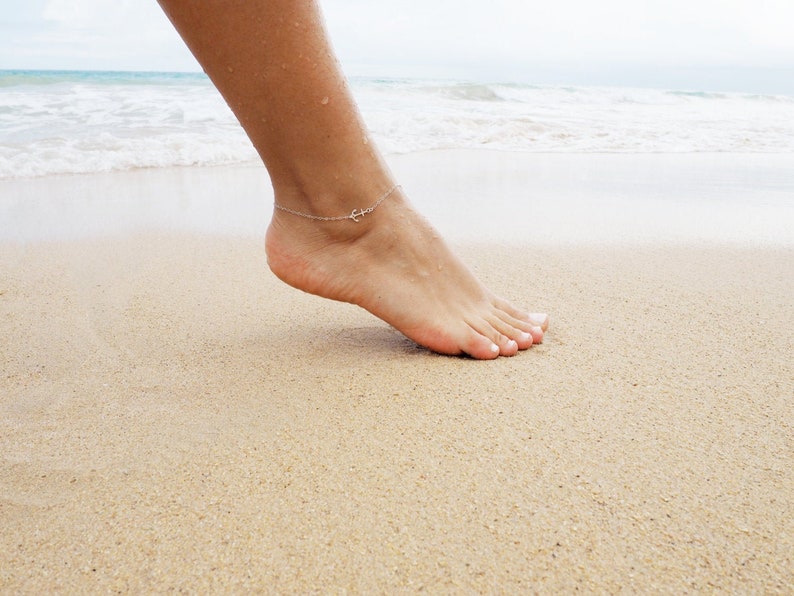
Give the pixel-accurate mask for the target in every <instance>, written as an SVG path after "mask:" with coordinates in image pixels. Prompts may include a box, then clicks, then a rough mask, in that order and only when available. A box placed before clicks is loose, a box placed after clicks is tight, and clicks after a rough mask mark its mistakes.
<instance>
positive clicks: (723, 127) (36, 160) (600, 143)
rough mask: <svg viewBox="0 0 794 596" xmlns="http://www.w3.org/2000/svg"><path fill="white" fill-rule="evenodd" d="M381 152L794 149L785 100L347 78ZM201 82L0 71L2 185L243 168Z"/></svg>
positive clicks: (250, 155) (241, 150)
mask: <svg viewBox="0 0 794 596" xmlns="http://www.w3.org/2000/svg"><path fill="white" fill-rule="evenodd" d="M352 86H353V91H354V94H355V96H356V98H357V101H358V103H359V105H360V107H361V109H362V112H363V114H364V118H365V121H366V123H367V125H368V127H369V128H370V130H371V131H372V134H373V135H374V137H375V140H376V141H377V142H378V144H379V146H380V147H381V149H382V150H384V151H385V152H386V153H407V152H412V151H424V150H433V149H458V148H464V149H465V148H491V149H499V150H508V151H533V152H632V153H651V152H706V151H716V152H778V153H780V152H782V153H791V152H794V98H792V97H787V96H763V95H748V94H730V93H707V92H700V91H675V90H654V89H631V88H611V87H570V86H568V87H559V86H558V87H555V86H537V85H519V84H496V83H487V84H486V83H479V82H465V81H426V80H410V79H353V81H352ZM255 158H256V153H255V151H254V150H253V147H252V146H251V144H250V142H249V141H248V140H247V138H246V136H245V134H244V133H243V131H242V129H241V128H240V126H239V124H238V123H237V120H236V118H235V117H234V115H233V114H232V113H231V111H230V110H229V108H228V107H227V106H226V104H225V103H224V102H223V100H222V99H221V97H220V95H219V94H218V92H217V91H216V90H215V88H214V87H213V86H212V85H211V84H210V83H209V80H208V79H207V77H206V76H205V75H203V74H201V73H125V72H121V73H116V72H59V71H35V72H31V71H0V178H8V177H18V176H38V175H46V174H56V173H83V172H94V171H108V170H116V169H130V168H138V167H162V166H172V165H194V164H202V165H214V164H225V163H238V162H246V161H249V160H252V159H255Z"/></svg>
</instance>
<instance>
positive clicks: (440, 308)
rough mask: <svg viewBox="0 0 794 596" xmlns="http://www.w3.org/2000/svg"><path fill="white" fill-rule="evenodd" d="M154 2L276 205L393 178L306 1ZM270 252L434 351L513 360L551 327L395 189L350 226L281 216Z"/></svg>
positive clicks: (366, 193)
mask: <svg viewBox="0 0 794 596" xmlns="http://www.w3.org/2000/svg"><path fill="white" fill-rule="evenodd" d="M159 1H160V4H161V6H162V7H163V8H164V10H165V11H166V13H167V14H168V16H169V18H170V19H171V21H172V22H173V23H174V25H175V27H176V28H177V31H179V33H180V35H181V36H182V38H183V39H184V40H185V42H186V43H187V44H188V46H189V48H190V49H191V51H192V52H193V54H194V55H195V56H196V58H197V59H198V61H199V62H200V63H201V65H202V67H203V68H204V70H205V71H206V72H207V74H208V75H209V77H210V79H211V80H212V81H213V83H214V84H215V85H216V86H217V87H218V89H219V90H220V92H221V94H222V95H223V97H224V99H225V100H226V101H227V103H228V104H229V106H230V107H231V108H232V110H233V111H234V113H235V115H236V116H237V118H238V119H239V121H240V123H241V124H242V126H243V128H244V129H245V131H246V133H247V134H248V136H249V137H250V139H251V141H252V142H253V144H254V146H255V147H256V149H257V151H258V152H259V155H260V156H261V157H262V160H263V161H264V163H265V166H266V167H267V170H268V172H269V174H270V178H271V182H272V184H273V188H274V192H275V197H276V201H277V203H279V204H280V205H283V206H285V207H288V208H290V209H293V210H296V211H300V212H303V213H311V214H314V215H318V216H338V215H344V214H348V213H350V212H351V211H352V210H353V209H356V208H359V209H360V208H366V207H368V206H370V205H371V204H372V203H373V202H374V201H375V200H376V199H377V198H378V197H379V196H381V195H382V194H383V193H384V192H385V191H386V190H388V189H389V188H391V187H392V186H393V184H394V182H393V180H392V175H391V173H390V172H389V170H388V168H387V166H386V165H385V163H384V161H383V159H382V157H381V156H380V154H379V152H378V150H377V149H376V148H375V146H374V145H373V143H372V142H371V141H370V139H369V135H368V133H367V131H366V128H365V126H364V123H363V121H362V119H361V116H360V114H359V112H358V109H357V107H356V105H355V102H354V101H353V98H352V96H351V94H350V91H349V89H348V86H347V83H346V81H345V79H344V76H343V75H342V72H341V70H340V68H339V65H338V64H337V62H336V59H335V58H334V55H333V52H332V48H331V46H330V43H329V41H328V39H327V36H326V33H325V30H324V27H323V23H322V17H321V15H320V11H319V8H318V6H317V4H316V2H315V1H314V0H237V1H221V0H203V1H202V2H180V1H179V0H159ZM266 249H267V255H268V263H269V265H270V267H271V269H272V270H273V272H274V273H275V274H276V275H277V276H278V277H279V278H281V279H282V280H284V281H285V282H286V283H288V284H290V285H292V286H294V287H296V288H299V289H301V290H304V291H306V292H310V293H312V294H317V295H319V296H323V297H326V298H331V299H334V300H341V301H345V302H351V303H353V304H357V305H359V306H362V307H363V308H365V309H367V310H368V311H370V312H371V313H373V314H374V315H376V316H377V317H379V318H381V319H383V320H384V321H386V322H387V323H389V324H391V325H393V326H394V327H395V328H396V329H398V330H399V331H401V332H402V333H404V334H405V335H406V336H408V337H409V338H411V339H413V340H414V341H416V342H418V343H420V344H422V345H423V346H426V347H428V348H430V349H431V350H434V351H437V352H441V353H445V354H460V353H466V354H469V355H471V356H474V357H475V358H495V357H497V356H498V355H500V354H502V355H512V354H515V353H516V351H517V350H519V349H525V348H528V347H529V346H531V345H532V344H533V343H538V342H540V341H541V339H542V337H543V331H544V330H545V328H546V325H547V321H548V318H547V317H546V316H545V315H533V316H530V315H527V314H525V313H522V312H520V311H518V310H516V309H514V308H513V307H512V306H510V305H508V304H507V303H506V302H504V301H503V300H500V299H498V298H496V297H494V296H493V295H492V294H491V293H490V292H488V291H487V290H486V289H485V288H483V287H482V286H481V285H480V284H479V282H477V280H476V279H474V277H473V276H472V275H471V273H470V272H469V271H468V270H467V269H466V268H465V266H464V265H463V264H462V263H461V262H460V261H458V259H457V258H456V257H455V256H454V255H452V254H451V253H450V252H449V250H448V249H447V247H446V245H445V244H444V242H443V241H442V240H441V239H440V238H439V237H438V235H437V233H436V232H435V231H434V230H433V229H432V227H431V226H430V225H429V224H428V223H427V222H426V221H425V220H424V219H423V218H422V217H421V216H420V215H419V214H417V213H416V212H415V211H414V210H413V209H412V208H411V206H410V204H409V203H408V201H407V199H406V198H405V197H404V196H403V194H402V192H401V191H400V190H399V189H398V190H397V191H395V193H393V194H392V196H390V197H389V198H388V199H387V200H386V201H384V202H383V203H382V204H381V205H380V206H379V207H378V208H377V210H375V211H374V212H372V213H370V214H368V215H366V216H365V217H363V218H362V219H361V220H360V221H359V222H358V223H354V222H352V221H350V220H344V221H331V222H327V221H317V220H311V219H306V218H303V217H299V216H296V215H293V214H290V213H287V212H284V211H280V210H277V211H275V212H274V215H273V220H272V221H271V224H270V227H269V228H268V232H267V239H266Z"/></svg>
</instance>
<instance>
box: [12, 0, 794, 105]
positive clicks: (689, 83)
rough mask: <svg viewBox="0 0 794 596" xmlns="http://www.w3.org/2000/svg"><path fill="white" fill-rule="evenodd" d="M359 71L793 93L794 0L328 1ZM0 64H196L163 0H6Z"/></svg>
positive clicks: (350, 62)
mask: <svg viewBox="0 0 794 596" xmlns="http://www.w3.org/2000/svg"><path fill="white" fill-rule="evenodd" d="M320 4H321V6H322V8H323V11H324V14H325V17H326V22H327V25H328V28H329V31H330V33H331V39H332V41H333V44H334V47H335V48H336V50H337V53H338V55H339V57H340V60H341V61H342V64H343V67H344V69H345V72H346V73H347V74H348V75H352V76H376V77H427V78H453V79H465V80H478V81H485V82H521V83H536V84H568V85H619V86H640V87H663V88H676V89H693V90H704V91H746V92H752V93H782V94H790V95H794V33H792V32H793V31H794V0H601V1H596V0H542V1H541V0H389V2H378V1H377V0H321V1H320ZM0 8H2V10H0V15H2V17H0V69H69V70H72V69H74V70H149V71H198V70H200V67H199V66H198V64H197V63H196V62H195V60H194V59H193V57H192V56H191V55H190V53H189V52H188V51H187V49H186V48H185V47H184V45H183V44H182V42H181V40H180V39H179V36H178V35H177V34H176V32H175V31H174V30H173V28H172V27H171V25H170V23H169V22H168V20H167V19H166V18H165V16H164V15H163V13H162V11H161V10H160V8H159V6H158V5H157V3H156V1H155V0H25V1H24V2H22V1H19V0H0Z"/></svg>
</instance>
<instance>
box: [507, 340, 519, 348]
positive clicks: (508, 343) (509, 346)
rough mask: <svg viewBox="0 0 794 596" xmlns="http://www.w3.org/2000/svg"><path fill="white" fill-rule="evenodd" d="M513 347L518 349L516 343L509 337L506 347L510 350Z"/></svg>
mask: <svg viewBox="0 0 794 596" xmlns="http://www.w3.org/2000/svg"><path fill="white" fill-rule="evenodd" d="M513 348H515V349H518V344H517V343H516V342H515V341H514V340H512V339H511V340H510V341H509V342H507V349H508V350H512V349H513Z"/></svg>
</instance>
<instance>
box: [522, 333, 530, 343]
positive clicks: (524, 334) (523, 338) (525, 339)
mask: <svg viewBox="0 0 794 596" xmlns="http://www.w3.org/2000/svg"><path fill="white" fill-rule="evenodd" d="M530 339H532V334H531V333H527V332H525V331H522V332H521V341H529V340H530Z"/></svg>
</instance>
